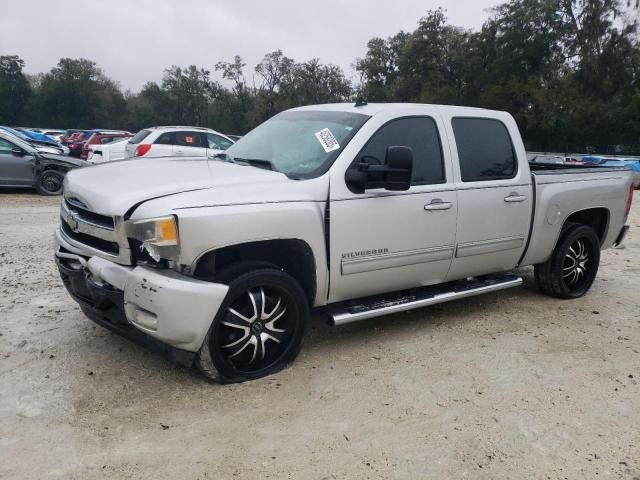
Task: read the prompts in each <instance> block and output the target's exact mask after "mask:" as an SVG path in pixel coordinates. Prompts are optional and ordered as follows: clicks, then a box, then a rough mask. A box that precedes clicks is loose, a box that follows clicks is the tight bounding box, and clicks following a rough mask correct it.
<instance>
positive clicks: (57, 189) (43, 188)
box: [36, 170, 64, 195]
mask: <svg viewBox="0 0 640 480" xmlns="http://www.w3.org/2000/svg"><path fill="white" fill-rule="evenodd" d="M63 181H64V174H63V173H61V172H58V171H57V170H45V171H44V172H42V173H41V174H40V175H38V177H37V178H36V191H37V192H38V193H39V194H40V195H60V194H61V193H62V182H63Z"/></svg>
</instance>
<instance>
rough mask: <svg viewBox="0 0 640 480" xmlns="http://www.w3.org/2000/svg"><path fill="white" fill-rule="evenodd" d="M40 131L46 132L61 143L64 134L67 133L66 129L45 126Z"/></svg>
mask: <svg viewBox="0 0 640 480" xmlns="http://www.w3.org/2000/svg"><path fill="white" fill-rule="evenodd" d="M40 132H41V133H44V134H45V135H46V136H47V137H50V138H53V139H54V140H55V141H56V142H58V143H61V139H62V136H63V135H64V134H65V132H66V130H57V129H54V128H43V129H40Z"/></svg>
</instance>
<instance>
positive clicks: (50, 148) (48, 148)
mask: <svg viewBox="0 0 640 480" xmlns="http://www.w3.org/2000/svg"><path fill="white" fill-rule="evenodd" d="M0 131H2V132H4V133H7V134H9V135H11V136H13V137H15V138H17V139H19V140H22V141H23V142H26V143H28V144H30V145H31V146H32V147H34V148H36V149H37V150H39V151H41V152H48V153H57V154H60V155H66V154H68V153H69V150H68V149H67V148H66V147H64V146H63V145H55V144H51V143H49V142H47V143H43V142H40V141H39V140H34V139H33V138H31V137H29V136H27V135H25V134H24V133H23V132H21V131H19V130H16V129H13V128H11V127H4V126H0Z"/></svg>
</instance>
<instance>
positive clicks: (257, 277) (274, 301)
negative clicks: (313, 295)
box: [197, 264, 309, 382]
mask: <svg viewBox="0 0 640 480" xmlns="http://www.w3.org/2000/svg"><path fill="white" fill-rule="evenodd" d="M256 267H258V268H257V269H249V271H247V272H246V273H237V276H235V277H234V278H233V279H231V280H230V281H228V282H226V283H227V284H228V285H229V292H228V293H227V296H226V298H225V300H224V302H223V304H222V306H221V308H220V310H219V311H218V313H217V315H216V317H215V319H214V320H213V323H212V325H211V328H210V329H209V332H208V334H207V336H206V338H205V340H204V342H203V345H202V348H201V349H200V352H199V353H198V357H197V365H198V367H199V368H200V370H201V371H202V372H203V373H204V374H205V375H206V376H207V377H209V378H212V379H215V380H219V381H223V382H241V381H245V380H251V379H255V378H259V377H263V376H265V375H269V374H272V373H275V372H277V371H279V370H281V369H283V368H285V367H286V366H287V365H288V364H289V363H291V362H292V361H293V360H294V359H295V358H296V356H297V355H298V353H299V351H300V349H301V347H302V341H303V338H304V330H305V326H306V323H307V319H308V317H309V306H308V303H307V297H306V295H305V293H304V291H303V290H302V288H301V287H300V285H299V284H298V282H297V281H296V280H295V279H294V278H293V277H291V276H290V275H289V274H287V273H285V272H283V271H281V270H278V269H277V268H265V267H264V264H257V265H256ZM242 270H247V266H245V267H244V268H242V269H238V268H236V267H234V272H241V271H242Z"/></svg>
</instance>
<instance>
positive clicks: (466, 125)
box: [451, 118, 517, 182]
mask: <svg viewBox="0 0 640 480" xmlns="http://www.w3.org/2000/svg"><path fill="white" fill-rule="evenodd" d="M451 123H452V127H453V133H454V135H455V139H456V145H457V147H458V158H459V160H460V172H461V174H462V181H463V182H480V181H487V180H505V179H509V178H513V177H515V175H516V171H517V162H516V156H515V153H514V149H513V144H512V142H511V137H510V136H509V132H508V130H507V127H505V125H504V124H503V123H502V122H500V121H499V120H494V119H488V118H454V119H453V120H452V122H451Z"/></svg>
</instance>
